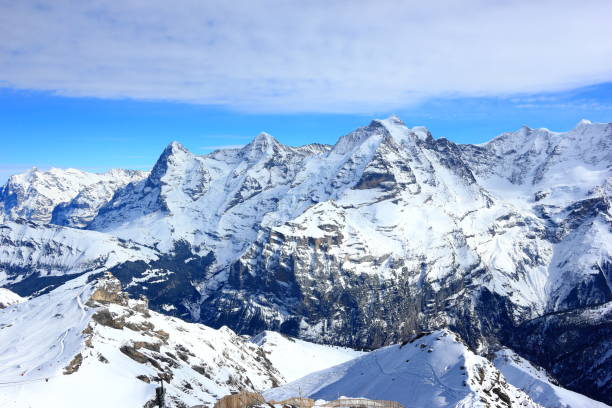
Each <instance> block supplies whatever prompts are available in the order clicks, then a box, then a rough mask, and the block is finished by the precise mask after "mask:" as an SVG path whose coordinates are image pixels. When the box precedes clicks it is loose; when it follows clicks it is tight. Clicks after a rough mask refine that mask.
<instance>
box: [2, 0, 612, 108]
mask: <svg viewBox="0 0 612 408" xmlns="http://www.w3.org/2000/svg"><path fill="white" fill-rule="evenodd" d="M611 15H612V2H611V1H609V0H583V1H575V0H554V1H551V0H539V1H538V0H535V1H534V0H528V1H510V0H509V1H498V0H469V1H468V0H462V1H460V0H457V1H450V0H449V1H438V2H426V1H421V0H419V1H385V0H378V1H374V0H372V1H360V0H353V1H344V0H334V1H321V0H313V1H306V2H298V1H288V0H277V1H272V0H263V1H246V0H243V1H228V0H224V1H212V0H177V1H174V2H170V1H167V0H122V1H112V0H105V1H101V0H92V1H80V0H54V1H44V0H43V1H35V0H20V1H14V0H0V81H2V82H4V83H5V84H7V85H8V86H11V87H14V88H23V89H38V90H49V91H52V92H55V93H58V94H61V95H68V96H93V97H100V98H136V99H162V100H173V101H181V102H189V103H202V104H219V105H225V106H229V107H231V108H234V109H239V110H246V111H267V112H300V111H303V112H373V111H382V110H389V109H395V108H401V107H404V106H408V105H410V104H414V103H416V102H419V101H423V100H425V99H428V98H432V97H445V96H453V97H457V96H500V95H501V96H512V95H516V94H523V95H524V94H529V93H537V92H554V91H560V90H565V89H571V88H575V87H579V86H584V85H590V84H595V83H600V82H604V81H610V80H612V41H610V38H612V24H610V23H609V19H610V16H611Z"/></svg>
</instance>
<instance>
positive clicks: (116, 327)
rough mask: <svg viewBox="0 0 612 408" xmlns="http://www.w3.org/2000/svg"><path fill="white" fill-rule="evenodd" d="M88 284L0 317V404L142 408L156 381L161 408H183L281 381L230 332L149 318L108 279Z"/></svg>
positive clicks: (82, 281)
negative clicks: (164, 407)
mask: <svg viewBox="0 0 612 408" xmlns="http://www.w3.org/2000/svg"><path fill="white" fill-rule="evenodd" d="M88 280H89V279H87V278H86V277H85V276H82V277H79V278H77V279H75V280H73V281H71V282H69V283H67V284H65V285H63V286H61V287H59V288H57V289H55V290H53V291H51V292H50V293H48V294H47V295H44V296H39V297H37V298H34V299H31V300H29V301H28V302H26V303H22V304H18V305H14V306H11V307H9V308H7V309H2V310H0V376H1V377H2V379H3V382H4V383H5V384H3V387H2V396H3V399H4V400H1V399H0V401H2V402H3V403H4V404H5V405H4V406H20V405H19V404H22V405H23V406H36V407H38V406H48V407H63V408H67V407H81V406H83V403H84V402H86V403H87V406H90V407H108V406H113V405H114V406H122V407H124V406H125V407H127V406H130V407H141V406H151V405H145V404H147V402H148V401H151V400H152V399H153V397H154V395H155V387H156V382H157V380H158V379H159V378H162V379H163V380H164V381H165V382H166V384H165V387H166V390H167V394H166V395H167V397H166V401H167V402H168V406H169V407H185V406H192V405H196V404H201V403H212V402H214V401H215V400H216V399H217V398H219V397H221V396H223V395H225V394H229V393H230V391H237V390H261V389H265V388H269V387H270V386H274V385H278V384H279V381H281V380H280V375H279V374H278V372H277V371H276V370H275V369H274V368H273V367H272V365H271V363H270V362H269V361H268V360H267V359H266V357H265V354H264V353H263V352H262V351H261V350H260V349H259V348H258V347H257V346H255V345H254V344H252V343H250V342H248V341H245V340H244V339H242V338H240V337H239V336H237V335H236V334H234V333H233V332H232V331H231V330H229V329H227V328H224V329H221V330H214V329H211V328H208V327H205V326H202V325H197V324H189V323H185V322H183V321H181V320H178V319H175V318H169V317H166V316H163V315H159V314H157V313H154V312H150V311H149V310H148V309H147V303H146V300H139V301H136V300H128V298H127V296H126V295H125V293H123V292H121V287H120V285H119V282H118V281H117V280H116V279H115V278H113V277H112V276H111V275H106V276H104V277H102V278H99V279H98V280H94V281H92V282H91V283H87V282H88ZM6 404H8V405H6Z"/></svg>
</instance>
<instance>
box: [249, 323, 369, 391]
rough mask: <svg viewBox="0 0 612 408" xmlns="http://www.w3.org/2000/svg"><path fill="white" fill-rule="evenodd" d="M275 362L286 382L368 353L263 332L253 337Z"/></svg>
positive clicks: (273, 362) (254, 341) (252, 340)
mask: <svg viewBox="0 0 612 408" xmlns="http://www.w3.org/2000/svg"><path fill="white" fill-rule="evenodd" d="M251 342H253V343H255V344H256V345H258V346H259V347H260V348H261V349H262V350H263V351H264V352H265V353H266V357H267V358H268V359H269V360H270V361H271V362H272V364H273V365H274V368H276V369H277V370H278V371H279V372H280V373H281V375H282V376H283V378H284V379H285V381H287V382H289V381H295V380H297V379H298V378H301V377H304V376H305V375H307V374H310V373H312V372H315V371H320V370H323V369H325V368H329V367H332V366H335V365H338V364H341V363H344V362H346V361H349V360H352V359H354V358H357V357H360V356H362V355H364V354H365V352H363V351H357V350H353V349H351V348H348V347H338V346H328V345H324V344H315V343H310V342H307V341H304V340H299V339H294V338H291V337H287V336H283V335H282V334H280V333H277V332H273V331H264V332H261V333H259V334H258V335H257V336H255V337H253V338H252V339H251Z"/></svg>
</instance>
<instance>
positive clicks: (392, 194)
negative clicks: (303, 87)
mask: <svg viewBox="0 0 612 408" xmlns="http://www.w3.org/2000/svg"><path fill="white" fill-rule="evenodd" d="M611 200H612V123H591V122H589V121H586V120H583V121H581V122H580V123H579V124H578V125H577V126H576V127H575V128H574V129H573V130H570V131H568V132H565V133H557V132H552V131H549V130H547V129H531V128H528V127H523V128H521V129H519V130H517V131H514V132H510V133H504V134H502V135H500V136H498V137H496V138H494V139H492V140H491V141H489V142H487V143H484V144H481V145H462V144H456V143H453V142H451V141H449V140H447V139H444V138H434V137H433V136H432V135H431V133H430V132H429V131H428V130H427V129H426V128H423V127H412V128H410V127H408V126H406V125H405V124H404V123H403V122H402V121H401V120H400V119H399V118H397V117H395V116H392V117H389V118H387V119H384V120H374V121H372V122H371V123H370V124H369V125H368V126H365V127H363V128H359V129H357V130H355V131H354V132H352V133H350V134H347V135H345V136H342V137H340V139H339V140H338V141H337V143H336V144H335V145H333V146H330V145H322V144H311V145H306V146H300V147H290V146H285V145H283V144H281V143H280V142H278V141H277V140H276V139H274V138H273V137H272V136H270V135H268V134H266V133H262V134H260V135H258V136H257V137H256V138H255V139H254V140H253V141H252V142H251V143H249V144H248V145H246V146H244V147H242V148H234V149H225V150H218V151H215V152H213V153H210V154H207V155H196V154H193V153H191V152H189V151H188V150H187V149H186V148H184V147H183V146H182V145H181V144H179V143H177V142H172V143H171V144H170V145H168V147H166V149H165V150H164V151H163V152H162V153H161V155H160V157H159V159H158V160H157V162H156V164H155V166H154V167H153V168H152V170H151V171H150V172H138V171H131V170H111V171H109V172H107V173H104V174H93V173H86V172H83V171H79V170H74V169H67V170H62V169H51V170H48V171H40V170H37V169H32V170H30V171H28V172H27V173H24V174H20V175H15V176H12V177H10V178H9V180H8V181H7V183H6V184H5V185H4V186H3V187H2V188H1V189H0V308H1V309H0V340H1V341H0V374H1V375H2V377H1V378H2V379H5V378H9V377H10V378H11V379H12V380H15V381H17V380H19V379H20V377H25V378H30V377H31V378H34V377H36V376H37V375H39V374H40V375H43V374H44V375H45V376H50V377H53V376H55V375H56V374H58V375H61V376H62V378H63V377H66V378H68V377H70V378H73V380H71V381H72V382H70V381H69V380H63V379H60V380H57V379H55V380H54V379H52V380H50V381H51V382H53V381H57V382H58V388H57V390H58V391H57V392H58V393H60V392H63V391H62V390H64V389H71V388H72V387H80V386H81V385H80V384H86V383H88V381H87V379H88V378H93V377H92V375H93V374H92V373H94V372H99V373H100V372H106V371H108V372H110V371H112V370H116V371H117V370H118V371H121V373H122V374H121V375H123V376H125V379H124V380H122V381H120V383H121V384H122V385H121V387H126V389H127V388H130V387H131V388H130V389H131V390H134V389H136V390H137V391H135V393H134V394H133V400H132V402H133V406H143V404H147V403H149V402H148V401H150V400H151V399H152V398H153V396H154V384H152V383H151V379H152V378H153V375H154V374H155V373H156V372H157V375H158V376H165V378H167V380H168V382H169V384H170V385H169V387H170V388H169V393H170V396H171V398H172V402H171V403H172V404H175V405H171V406H177V407H179V406H191V405H194V404H196V403H202V402H207V403H211V402H214V400H215V399H216V398H217V397H220V396H222V395H223V393H225V392H229V391H233V390H238V389H249V390H258V391H263V390H266V389H269V388H272V387H278V386H281V385H282V387H280V388H275V389H273V390H270V391H267V394H264V395H271V396H275V397H279V398H280V397H282V396H290V394H291V392H294V391H295V390H296V389H298V388H299V389H300V393H301V392H302V391H305V392H306V393H308V395H311V396H314V397H317V398H326V399H331V398H332V397H333V396H334V395H337V394H340V395H347V396H351V397H360V396H363V397H371V398H382V399H396V400H398V401H400V402H402V403H404V404H406V406H407V407H408V408H411V407H438V406H439V407H446V406H448V407H451V406H452V407H465V408H467V407H480V406H482V407H498V406H499V407H514V406H517V407H518V406H521V407H527V406H528V407H550V408H553V407H572V408H581V407H600V406H601V407H605V406H606V404H612V353H611V350H612V213H611ZM109 288H110V289H109ZM128 296H129V298H130V299H128ZM275 332H276V333H275ZM279 333H280V334H282V335H284V336H289V337H291V338H294V339H292V340H289V339H288V338H287V337H284V336H281V335H280V334H279ZM251 336H254V337H253V338H252V339H250V337H251ZM39 337H40V338H41V339H42V340H35V341H34V340H32V339H38V338H39ZM24 339H26V340H24ZM27 339H29V340H27ZM249 339H250V340H249ZM28 341H29V343H28ZM313 343H316V344H313ZM202 344H205V345H204V346H203V345H202ZM332 346H333V347H332ZM24 347H25V348H27V350H28V351H27V352H25V351H24V350H26V349H24ZM116 350H120V351H116ZM357 350H359V351H357ZM365 350H370V352H367V353H364V352H363V351H365ZM371 350H374V351H371ZM301 353H312V355H313V356H316V355H319V356H325V357H321V358H322V359H324V360H326V361H328V364H325V363H324V362H322V361H316V358H315V357H313V360H312V361H309V362H308V364H301V365H300V367H299V369H298V368H296V367H288V365H287V359H289V358H291V357H289V356H291V355H299V354H301ZM79 356H80V357H79ZM101 356H102V357H101ZM408 361H410V363H408ZM336 364H339V365H336ZM332 365H334V367H331V366H332ZM141 366H146V367H147V369H146V370H144V371H143V370H141V368H140V367H141ZM304 367H312V368H311V370H304ZM109 370H110V371H109ZM139 370H140V371H139ZM313 370H323V371H317V372H316V373H310V372H309V371H313ZM368 370H370V371H368ZM371 370H374V371H371ZM377 370H380V372H379V371H377ZM141 371H142V372H141ZM160 373H161V374H160ZM306 374H308V375H306ZM420 374H422V377H419V375H420ZM101 375H102V374H101ZM109 375H110V374H109ZM137 375H138V376H140V377H137ZM303 375H306V376H305V377H303V378H301V379H300V378H299V377H302V376H303ZM28 376H29V377H28ZM361 376H364V377H361ZM128 377H129V379H128ZM387 377H389V378H387ZM137 378H139V379H137ZM390 378H392V379H393V380H392V381H397V382H396V383H394V385H393V386H391V385H389V384H390V383H389V381H391V379H390ZM293 380H295V381H294V382H291V383H289V384H286V385H283V384H285V383H286V382H287V381H293ZM129 381H132V382H133V381H136V383H134V384H136V385H134V384H132V383H130V382H129ZM360 381H361V382H364V381H365V382H364V383H363V384H361V383H360ZM402 381H403V382H402ZM383 383H384V384H383ZM130 384H132V385H130ZM359 384H361V385H359ZM110 386H113V387H114V386H115V385H112V384H111V385H110ZM31 387H34V386H31ZM36 387H43V386H42V385H40V386H39V385H37V386H36ZM62 387H67V388H62ZM121 387H120V386H118V385H117V389H120V388H121ZM402 387H404V388H406V387H408V388H410V389H412V390H416V391H415V392H413V393H412V394H410V396H406V395H404V394H402V393H401V390H402V389H404V388H402ZM31 389H32V390H33V391H32V392H36V393H37V395H39V396H40V399H41V401H44V400H47V401H49V398H53V397H52V396H49V395H47V396H46V397H45V395H46V394H45V393H44V391H41V390H42V389H43V388H36V389H35V388H31ZM385 389H387V390H389V392H390V393H391V394H389V395H387V394H385V393H381V391H380V390H385ZM36 390H37V391H36ZM419 390H422V392H421V391H419ZM19 392H21V391H19V390H15V389H13V390H12V394H10V395H8V396H7V397H6V398H8V399H7V401H9V399H10V401H18V400H19V398H20V395H19ZM84 392H86V391H84ZM360 392H361V394H360ZM343 393H344V394H343ZM356 394H360V395H356ZM581 394H582V395H581ZM0 395H2V389H0ZM2 401H3V400H2V398H0V404H1V403H2ZM32 401H34V400H32ZM100 401H102V400H100ZM109 401H110V400H105V404H106V402H109ZM76 404H77V403H76V402H75V405H74V406H77V405H76ZM101 404H102V403H101ZM109 404H112V401H111V402H109ZM181 404H183V405H181ZM189 404H191V405H189ZM9 406H13V405H9ZM15 406H19V405H15ZM23 406H28V405H23ZM32 406H35V404H34V405H32ZM64 406H73V405H70V404H67V405H64ZM91 406H94V405H91ZM95 406H97V405H95ZM100 406H102V405H100ZM149 406H150V405H149Z"/></svg>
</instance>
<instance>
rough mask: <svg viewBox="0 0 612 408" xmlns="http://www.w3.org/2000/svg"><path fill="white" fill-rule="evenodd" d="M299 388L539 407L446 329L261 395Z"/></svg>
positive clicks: (466, 407) (313, 393)
mask: <svg viewBox="0 0 612 408" xmlns="http://www.w3.org/2000/svg"><path fill="white" fill-rule="evenodd" d="M300 392H301V393H302V394H303V395H307V396H309V397H311V398H315V399H325V400H334V399H336V398H338V396H339V395H340V396H350V397H365V398H370V399H389V400H393V401H398V402H400V403H401V404H403V405H404V406H406V407H414V408H434V407H440V408H442V407H445V408H446V407H461V408H471V407H486V406H500V407H519V406H520V407H534V408H535V407H540V405H538V404H537V403H535V402H533V401H532V400H531V398H530V397H529V396H528V395H526V394H525V393H524V392H523V391H521V390H519V389H517V388H516V387H514V386H512V385H510V384H508V383H507V382H506V380H505V379H504V377H503V375H501V374H500V373H499V371H498V370H496V369H495V367H494V366H493V365H492V364H491V363H490V362H489V361H488V360H486V359H485V358H483V357H480V356H477V355H476V354H474V353H472V352H471V351H469V350H468V349H467V347H466V346H465V345H464V344H463V343H462V342H461V341H460V340H459V339H458V338H457V337H456V335H454V334H453V333H452V332H450V331H447V330H440V331H437V332H434V333H432V334H430V335H427V336H425V337H422V338H419V339H417V340H415V341H413V342H412V343H408V344H405V345H403V346H400V345H393V346H388V347H384V348H382V349H379V350H375V351H372V352H370V353H368V354H366V355H364V356H362V357H359V358H357V359H354V360H351V361H348V362H346V363H344V364H341V365H338V366H335V367H332V368H329V369H326V370H323V371H319V372H316V373H313V374H310V375H308V376H306V377H304V378H301V379H299V380H297V381H294V382H292V383H289V384H287V385H284V386H282V387H279V388H275V389H272V390H269V391H267V392H266V393H264V396H265V397H266V398H268V399H273V400H276V401H281V400H283V399H285V398H289V397H294V396H296V395H300Z"/></svg>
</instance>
